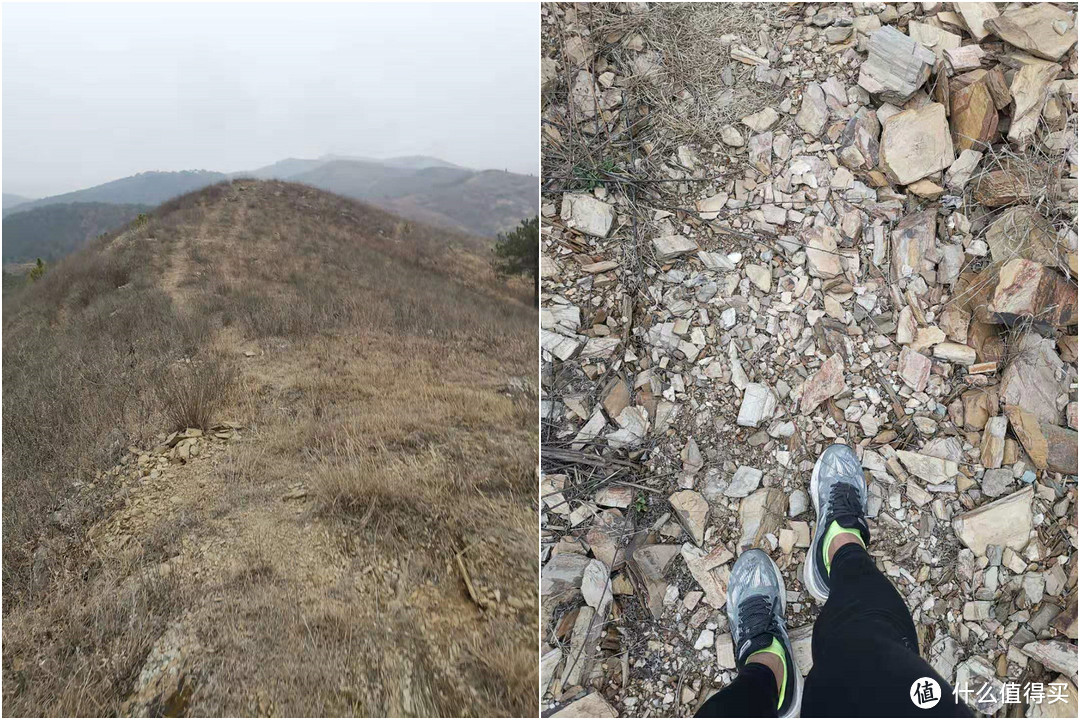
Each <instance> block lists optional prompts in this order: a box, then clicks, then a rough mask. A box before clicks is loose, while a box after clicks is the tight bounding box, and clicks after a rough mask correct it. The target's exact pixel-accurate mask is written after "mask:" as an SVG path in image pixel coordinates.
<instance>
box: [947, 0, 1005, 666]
mask: <svg viewBox="0 0 1080 720" xmlns="http://www.w3.org/2000/svg"><path fill="white" fill-rule="evenodd" d="M953 7H954V8H955V9H956V12H958V13H960V16H961V17H962V18H963V19H964V24H965V25H967V28H968V32H970V33H971V36H972V37H973V38H975V39H976V40H977V41H978V42H982V41H983V40H984V39H985V38H986V36H987V35H989V34H990V29H989V28H987V27H985V23H986V21H987V20H990V19H992V18H996V17H997V16H998V15H999V14H1000V13H999V12H998V9H997V6H996V5H995V4H994V3H989V2H958V3H956V4H955V5H953ZM975 47H978V46H977V45H976V46H975ZM944 677H946V678H948V677H951V673H950V674H949V675H944Z"/></svg>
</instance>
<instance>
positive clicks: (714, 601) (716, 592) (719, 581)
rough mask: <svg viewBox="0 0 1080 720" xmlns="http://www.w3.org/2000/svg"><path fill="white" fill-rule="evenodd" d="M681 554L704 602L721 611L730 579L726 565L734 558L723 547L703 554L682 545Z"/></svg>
mask: <svg viewBox="0 0 1080 720" xmlns="http://www.w3.org/2000/svg"><path fill="white" fill-rule="evenodd" d="M743 502H746V501H745V500H744V501H743ZM681 553H682V557H683V560H684V561H685V562H686V567H687V568H689V570H690V574H691V575H693V576H694V580H696V581H697V584H698V585H700V586H701V589H702V591H704V593H705V602H706V603H707V604H708V605H710V606H711V607H713V608H714V609H716V610H721V609H723V607H724V605H725V604H726V603H727V588H728V579H729V578H730V577H731V569H730V568H729V567H728V565H727V563H729V562H731V560H732V559H733V557H734V556H733V555H732V554H731V552H730V551H729V550H728V549H727V548H725V547H724V546H723V545H718V546H716V547H715V548H713V550H712V551H711V552H705V551H704V550H702V549H701V548H699V547H695V546H694V545H692V544H690V543H684V544H683V546H682V549H681Z"/></svg>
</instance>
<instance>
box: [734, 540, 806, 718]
mask: <svg viewBox="0 0 1080 720" xmlns="http://www.w3.org/2000/svg"><path fill="white" fill-rule="evenodd" d="M786 606H787V602H786V598H785V595H784V579H783V578H782V577H781V576H780V569H779V568H778V567H776V563H774V562H773V561H772V559H771V558H770V557H769V556H768V555H766V554H765V552H764V551H763V550H759V549H757V548H753V549H751V550H747V551H746V552H744V553H743V554H742V555H740V556H739V559H738V560H736V561H735V565H734V567H732V568H731V578H730V580H729V581H728V597H727V615H728V622H729V624H730V626H731V637H732V640H733V641H734V643H735V657H736V660H735V665H736V667H738V668H739V669H740V670H742V668H743V665H745V664H746V660H747V658H748V657H750V655H752V654H753V653H756V652H757V651H759V650H764V649H765V648H768V647H774V648H775V645H774V643H776V644H778V645H779V647H780V648H782V649H783V653H784V664H785V668H786V670H785V677H784V678H783V686H782V687H781V690H780V704H779V706H778V707H777V710H776V714H777V716H778V717H793V716H794V715H795V713H796V712H797V711H798V709H799V702H800V700H801V699H802V676H801V675H800V674H799V669H798V668H797V667H796V666H795V653H794V652H793V651H792V649H791V641H790V640H788V634H787V629H786V627H785V625H784V610H785V608H786Z"/></svg>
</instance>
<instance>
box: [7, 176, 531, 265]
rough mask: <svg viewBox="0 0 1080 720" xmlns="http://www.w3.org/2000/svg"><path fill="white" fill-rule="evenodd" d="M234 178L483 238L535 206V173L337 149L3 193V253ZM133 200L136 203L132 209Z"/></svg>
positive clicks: (50, 247) (62, 238)
mask: <svg viewBox="0 0 1080 720" xmlns="http://www.w3.org/2000/svg"><path fill="white" fill-rule="evenodd" d="M236 177H254V178H258V179H262V180H288V181H290V182H299V183H304V184H307V185H311V186H313V187H316V188H319V189H321V190H327V191H329V192H332V193H336V194H338V195H344V196H346V197H351V198H355V199H358V200H363V201H365V202H368V203H371V204H372V205H376V206H378V207H382V208H384V209H386V210H389V211H391V212H393V213H396V214H398V215H401V216H402V217H404V218H406V219H412V220H416V221H419V222H424V223H428V224H432V225H436V226H440V227H445V228H450V229H453V230H458V231H461V232H466V233H470V234H474V235H480V236H485V237H494V236H495V235H497V234H498V233H500V232H505V231H507V230H510V229H512V228H513V227H514V226H516V225H517V224H518V223H519V222H520V221H521V220H523V219H525V218H529V217H533V216H535V215H536V214H537V213H538V211H539V207H538V193H537V179H536V178H535V177H533V176H529V175H520V174H517V173H511V172H505V171H502V170H471V169H469V168H463V167H460V166H458V165H454V164H453V163H449V162H446V161H445V160H440V159H439V158H434V157H428V156H423V155H414V156H407V157H398V158H390V159H386V160H376V159H371V158H363V157H347V156H339V155H325V156H323V157H321V158H315V159H303V158H287V159H285V160H281V161H279V162H276V163H273V164H272V165H267V166H265V167H261V168H256V169H254V170H250V171H245V172H237V173H229V174H226V173H220V172H212V171H208V170H188V171H183V172H156V171H151V172H143V173H139V174H137V175H132V176H130V177H126V178H121V179H119V180H113V181H112V182H107V183H104V184H102V185H95V186H94V187H90V188H86V189H84V190H76V191H74V192H69V193H64V194H62V195H53V196H51V197H45V198H39V199H30V198H24V197H21V196H19V195H12V194H8V193H5V194H4V196H3V217H4V221H3V235H4V243H3V260H4V262H19V261H23V260H27V259H33V258H35V257H38V256H40V257H43V258H54V257H58V256H59V255H64V254H67V253H68V252H70V251H71V250H74V249H75V248H77V247H79V246H80V245H81V244H82V243H83V242H85V240H86V237H85V236H84V231H86V230H87V228H90V229H93V230H97V233H100V232H103V231H104V230H107V229H110V228H108V227H105V228H101V229H100V230H98V228H99V227H101V224H102V222H104V221H105V220H106V219H107V218H110V217H116V218H122V217H125V216H126V219H122V220H119V221H118V222H117V223H116V225H120V224H123V223H124V222H126V221H127V220H129V219H130V218H131V217H134V215H135V214H137V213H138V212H143V211H145V210H146V208H147V207H153V206H157V205H159V204H161V203H163V202H164V201H166V200H168V199H170V198H173V197H176V196H178V195H183V194H185V193H188V192H191V191H193V190H198V189H199V188H202V187H206V186H208V185H213V184H214V183H218V182H221V181H223V180H227V179H230V178H236ZM101 204H108V205H117V206H124V207H125V209H124V210H122V211H117V212H115V213H109V212H107V211H105V210H103V209H102V208H101V207H98V206H99V205H101ZM58 206H71V207H68V208H67V209H65V210H64V211H62V212H61V211H59V210H55V211H54V212H51V213H36V214H34V215H32V216H30V217H24V218H21V219H20V220H19V221H18V222H14V219H15V218H17V217H18V216H20V215H24V214H28V213H29V212H30V211H32V210H38V209H41V208H46V207H53V208H54V209H55V208H56V207H58ZM135 206H139V209H137V210H133V208H134V207H135ZM114 227H115V225H114ZM97 233H95V234H97ZM57 253H59V255H58V254H57Z"/></svg>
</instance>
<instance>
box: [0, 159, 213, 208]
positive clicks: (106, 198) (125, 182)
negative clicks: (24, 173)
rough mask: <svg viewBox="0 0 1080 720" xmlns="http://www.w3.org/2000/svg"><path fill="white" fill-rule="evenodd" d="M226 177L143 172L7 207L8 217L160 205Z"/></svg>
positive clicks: (193, 172)
mask: <svg viewBox="0 0 1080 720" xmlns="http://www.w3.org/2000/svg"><path fill="white" fill-rule="evenodd" d="M225 178H226V176H225V175H224V174H222V173H219V172H211V171H209V170H184V171H180V172H158V171H152V172H143V173H138V174H136V175H131V176H130V177H125V178H120V179H119V180H113V181H111V182H107V183H102V184H101V185H95V186H93V187H89V188H84V189H82V190H76V191H74V192H69V193H63V194H61V195H51V196H49V197H44V198H39V199H37V200H30V201H28V202H24V203H20V204H18V205H16V206H14V207H12V208H8V207H7V205H6V204H5V207H4V211H3V212H4V216H5V217H7V216H8V215H10V214H12V213H13V212H20V213H21V212H25V211H27V210H30V209H31V208H35V207H44V206H46V205H58V204H61V203H76V202H99V203H113V204H133V205H157V204H159V203H163V202H165V201H166V200H168V199H170V198H174V197H177V196H178V195H183V194H184V193H188V192H192V191H193V190H198V189H200V188H204V187H206V186H207V185H213V184H214V183H217V182H221V181H222V180H225Z"/></svg>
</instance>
